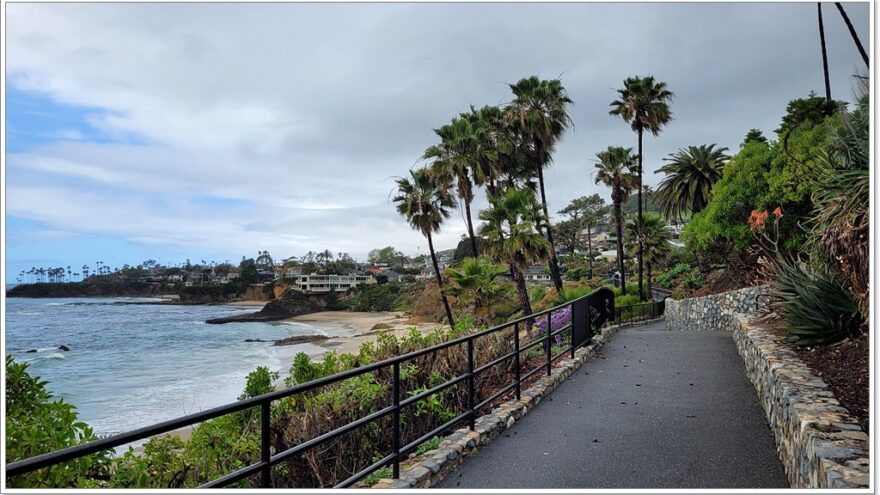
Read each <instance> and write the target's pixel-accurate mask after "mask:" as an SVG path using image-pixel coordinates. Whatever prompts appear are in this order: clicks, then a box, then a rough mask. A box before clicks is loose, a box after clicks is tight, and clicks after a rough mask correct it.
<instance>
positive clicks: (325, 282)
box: [291, 273, 376, 294]
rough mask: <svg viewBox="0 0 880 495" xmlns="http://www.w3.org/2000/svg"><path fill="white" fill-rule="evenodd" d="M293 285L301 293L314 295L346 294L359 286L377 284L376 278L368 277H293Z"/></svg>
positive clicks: (310, 275) (313, 275) (315, 275)
mask: <svg viewBox="0 0 880 495" xmlns="http://www.w3.org/2000/svg"><path fill="white" fill-rule="evenodd" d="M291 283H292V284H293V285H294V286H296V287H298V288H299V289H300V290H301V291H303V292H306V293H309V294H314V293H328V292H345V291H347V290H349V289H353V288H355V287H357V286H359V285H372V284H375V283H376V279H375V277H371V276H368V275H318V274H317V273H312V274H309V275H298V276H296V277H293V279H292V280H291Z"/></svg>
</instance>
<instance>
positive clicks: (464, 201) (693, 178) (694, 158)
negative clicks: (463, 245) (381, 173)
mask: <svg viewBox="0 0 880 495" xmlns="http://www.w3.org/2000/svg"><path fill="white" fill-rule="evenodd" d="M509 86H510V90H511V92H512V95H513V97H512V99H511V101H510V102H509V103H507V104H505V105H502V106H484V107H482V108H475V107H473V106H472V107H471V108H470V110H469V111H468V112H465V113H462V114H459V115H458V116H456V117H454V118H453V119H452V120H451V121H450V122H449V123H448V124H446V125H443V126H441V127H439V128H437V129H435V134H436V135H437V139H438V141H437V143H436V144H434V145H432V146H430V147H428V148H427V149H426V150H425V152H424V153H423V155H422V159H423V160H424V162H425V165H424V166H422V167H421V168H418V169H415V170H411V171H410V174H409V176H408V177H402V178H399V179H398V180H397V181H396V183H397V188H396V193H395V195H394V197H393V201H394V202H395V203H396V208H397V211H398V212H399V213H400V214H401V215H402V216H404V217H405V218H406V219H407V221H408V222H409V224H410V225H411V226H412V228H413V229H415V230H417V231H419V232H420V233H421V234H422V235H424V236H425V238H427V240H428V249H429V251H430V254H431V261H432V263H433V267H434V274H435V277H436V280H437V283H438V285H439V286H440V289H441V299H442V300H443V307H444V310H445V312H446V316H447V319H448V321H449V323H450V325H454V319H453V315H452V310H451V308H450V305H449V301H448V300H447V297H446V295H447V292H448V291H447V290H445V288H444V281H443V274H442V273H441V272H440V269H439V266H438V263H437V257H436V254H435V251H434V242H433V236H434V235H435V234H436V233H437V232H439V231H440V228H441V226H442V225H443V223H444V222H445V221H446V220H447V219H448V218H449V217H450V215H451V211H452V209H453V208H454V207H456V206H459V207H460V208H461V211H462V214H463V216H464V220H465V222H466V225H467V235H468V238H469V244H470V249H471V255H472V256H473V258H474V259H478V258H479V257H480V256H481V255H485V256H488V257H489V258H491V260H492V261H493V262H495V263H500V264H502V265H504V266H506V271H507V272H509V274H510V277H511V279H512V280H513V282H514V285H515V286H516V288H517V292H518V294H519V299H520V308H521V310H522V312H523V314H524V315H529V314H531V305H530V301H529V299H528V291H527V290H526V285H525V280H524V276H523V270H524V269H525V268H526V267H527V266H529V265H531V264H533V263H536V262H546V263H547V265H548V271H549V273H550V276H551V279H552V282H553V285H554V286H555V288H556V290H557V291H561V289H562V276H561V273H560V269H559V262H558V260H557V257H556V246H555V240H554V237H553V233H554V228H552V227H551V224H550V217H549V213H548V210H547V192H546V188H545V184H544V168H545V167H547V166H549V165H550V163H551V161H552V154H553V151H554V149H555V147H556V145H557V143H559V141H560V140H561V139H562V137H563V135H564V134H565V132H566V131H567V130H568V129H569V128H570V127H571V125H572V119H571V116H570V115H569V113H568V107H569V105H570V104H572V100H571V98H569V96H568V94H567V93H566V90H565V88H564V87H563V86H562V83H561V82H560V81H559V80H558V79H551V80H544V79H540V78H538V77H537V76H531V77H527V78H523V79H521V80H520V81H518V82H516V83H515V84H510V85H509ZM672 98H673V93H672V92H671V91H669V89H667V87H666V83H664V82H661V81H657V80H655V79H654V77H652V76H645V77H630V78H627V79H626V80H625V81H624V82H623V87H622V88H621V89H619V90H617V98H616V99H615V100H614V101H612V102H611V110H610V112H609V113H610V114H611V115H613V116H619V117H621V118H622V119H623V120H624V121H625V122H626V123H628V124H629V125H630V127H631V128H632V130H633V131H634V132H635V133H636V135H637V150H638V151H637V152H636V153H633V150H632V148H626V147H621V146H610V147H608V148H607V149H605V150H604V151H601V152H599V153H597V154H596V158H597V163H596V165H595V167H596V176H595V180H596V183H597V184H600V183H601V184H604V185H606V186H608V187H609V188H610V189H611V199H612V203H613V208H612V210H613V218H614V222H615V224H616V230H617V238H618V239H619V242H618V243H617V263H618V271H619V272H620V275H621V281H622V291H623V293H624V294H625V293H626V278H625V267H624V259H625V256H626V255H633V256H635V258H636V259H637V266H638V268H637V269H638V287H639V295H640V296H641V297H642V298H645V297H650V288H649V289H648V291H645V288H644V282H643V279H644V278H645V273H644V265H645V263H647V264H648V277H647V278H648V285H649V286H650V279H651V276H652V274H651V271H652V268H653V267H654V266H656V264H657V263H658V262H659V261H661V260H662V259H663V257H664V256H665V255H666V254H667V253H668V252H669V242H668V241H669V232H668V230H667V229H666V225H665V223H664V222H663V220H661V219H660V218H659V217H656V218H655V217H654V216H647V217H646V215H645V213H644V203H643V198H642V191H643V183H642V171H643V151H644V134H645V132H649V133H651V134H652V135H654V136H657V135H658V134H659V133H660V132H661V130H662V129H663V128H664V127H665V126H666V125H667V124H669V122H670V121H671V120H672V112H671V110H670V102H671V100H672ZM725 151H726V148H716V147H715V145H714V144H713V145H708V146H705V145H704V146H694V147H690V148H688V149H687V150H680V151H679V152H677V153H674V154H672V155H670V156H669V157H668V158H667V159H666V160H667V161H668V163H667V164H666V165H664V167H663V168H661V169H660V171H659V172H662V173H665V174H667V177H666V179H664V180H663V182H661V184H660V187H659V188H658V191H657V197H658V198H660V200H661V203H662V205H663V209H662V212H663V214H664V216H666V217H667V218H676V217H677V218H679V219H681V218H683V217H684V216H685V215H688V214H693V213H696V212H698V211H700V210H701V209H702V208H703V207H705V205H706V204H707V203H708V200H709V197H710V194H711V187H712V185H713V184H714V183H715V182H716V181H717V180H718V179H719V178H720V177H721V172H722V170H723V167H724V164H725V163H726V160H727V159H728V157H727V155H725V154H724V152H725ZM479 188H484V189H485V194H486V198H487V200H488V202H489V205H490V207H489V208H488V209H486V210H483V211H481V212H479V213H478V215H477V217H478V219H479V220H481V221H482V222H483V223H482V225H481V226H479V227H478V228H475V226H474V219H473V217H474V214H473V212H472V211H471V206H472V203H473V201H474V198H475V197H476V194H477V190H478V189H479ZM633 192H636V194H637V195H638V198H637V199H638V209H637V218H636V219H634V220H632V221H631V222H630V224H629V225H626V224H625V222H624V218H623V213H622V211H621V209H622V204H623V203H624V202H625V201H627V199H628V198H629V196H630V195H631V194H632V193H633ZM603 215H604V214H603ZM596 222H598V218H595V219H591V222H590V223H591V226H594V225H595V224H596ZM624 231H626V238H627V239H628V240H630V241H631V242H632V243H633V244H634V246H631V247H630V248H629V249H625V246H624V242H623V239H624V238H625V232H624ZM478 235H479V236H480V237H482V238H483V240H484V244H483V245H484V247H483V251H484V252H483V253H481V252H480V245H481V244H480V243H478V242H477V236H478ZM591 254H592V253H591ZM480 266H483V265H481V264H480V263H476V262H475V263H471V264H469V265H468V267H467V271H468V273H470V274H471V275H474V274H476V273H477V272H478V271H479V272H480V273H479V276H481V277H482V276H483V275H484V274H483V273H482V271H480V270H481V269H480ZM487 270H488V268H487ZM458 275H461V274H458ZM591 275H592V273H591ZM467 283H473V281H470V280H469V281H468V282H467ZM456 285H457V286H459V289H460V284H456ZM456 290H458V289H456ZM474 298H475V297H474V296H473V295H470V296H469V299H474ZM475 304H477V305H479V304H485V303H484V301H482V300H480V301H477V302H475ZM480 309H481V311H482V309H483V308H480Z"/></svg>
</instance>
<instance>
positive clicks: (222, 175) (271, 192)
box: [7, 3, 868, 256]
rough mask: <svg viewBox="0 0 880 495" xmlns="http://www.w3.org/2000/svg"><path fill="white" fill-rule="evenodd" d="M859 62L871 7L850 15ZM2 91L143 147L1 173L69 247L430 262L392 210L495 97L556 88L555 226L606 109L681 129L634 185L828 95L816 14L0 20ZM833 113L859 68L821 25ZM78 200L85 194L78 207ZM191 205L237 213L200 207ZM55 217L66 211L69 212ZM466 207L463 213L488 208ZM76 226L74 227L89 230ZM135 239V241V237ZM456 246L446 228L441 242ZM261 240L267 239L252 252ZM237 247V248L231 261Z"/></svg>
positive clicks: (232, 14) (831, 27)
mask: <svg viewBox="0 0 880 495" xmlns="http://www.w3.org/2000/svg"><path fill="white" fill-rule="evenodd" d="M846 8H847V11H848V12H849V14H850V17H851V18H852V19H853V22H854V23H855V25H856V27H857V29H858V31H859V33H860V35H861V36H862V40H863V42H865V43H866V44H867V42H868V7H867V4H847V5H846ZM7 9H8V14H9V22H8V23H7V26H8V28H9V29H8V31H7V55H8V62H7V64H8V65H7V67H8V68H7V77H8V81H9V82H10V84H12V85H13V86H14V87H16V88H19V89H22V90H26V91H33V92H37V93H40V94H43V95H46V96H48V97H50V98H52V99H54V100H56V101H58V102H62V103H65V104H71V105H83V106H90V107H95V108H98V109H101V111H100V112H98V113H97V114H96V115H95V116H93V117H92V124H93V125H94V126H95V127H97V128H99V129H102V130H103V131H104V132H106V133H108V134H110V135H115V136H134V137H136V138H137V139H140V140H142V141H143V144H96V143H84V142H77V141H70V140H67V141H64V142H58V143H54V144H49V145H44V146H40V147H34V148H31V149H29V150H27V151H26V152H23V153H17V154H11V155H10V157H9V162H8V163H9V168H8V173H9V179H10V180H9V182H8V186H7V187H8V191H7V192H8V194H9V196H8V198H9V199H8V203H7V207H8V211H9V213H10V214H14V215H18V216H22V217H25V218H30V219H34V220H39V221H42V222H45V223H46V224H47V225H49V226H50V227H52V228H54V229H57V230H62V231H64V232H75V233H83V234H110V235H120V236H125V237H126V238H129V239H131V240H134V241H136V242H150V243H162V242H165V243H169V244H172V245H176V246H186V247H190V248H193V249H205V250H208V251H211V252H219V251H226V250H233V249H236V250H237V251H233V252H231V253H230V256H234V255H236V253H238V252H244V251H247V252H250V251H252V250H253V249H254V246H255V245H257V244H260V245H262V246H267V247H270V248H272V249H274V250H277V251H279V252H281V253H289V254H298V253H301V252H303V251H304V250H307V249H319V248H323V247H325V246H326V247H330V248H331V249H334V250H348V251H350V252H352V253H355V254H359V255H363V254H365V253H366V251H367V250H369V249H370V248H372V247H376V246H379V245H385V244H389V243H391V244H395V245H397V246H399V247H401V248H403V249H404V250H406V251H408V252H415V251H416V249H417V247H419V246H421V245H422V244H423V241H422V240H421V239H420V237H419V236H418V234H416V233H414V232H412V231H410V230H409V228H408V227H407V225H406V224H405V222H404V221H403V220H402V219H401V218H399V217H397V216H396V214H395V213H394V210H393V205H391V204H390V203H389V201H388V193H389V191H390V190H391V188H392V187H393V181H392V179H391V178H392V177H393V176H397V175H404V174H405V173H406V170H407V169H408V168H409V167H410V166H412V165H413V164H414V163H415V162H416V161H417V159H418V157H419V155H420V154H421V152H422V151H423V150H424V148H425V147H427V146H428V145H430V144H431V143H432V142H433V139H434V135H433V132H432V128H434V127H437V126H440V125H442V124H443V123H444V122H446V121H447V120H448V119H449V118H450V117H452V116H453V115H455V114H456V113H458V112H461V111H465V110H466V109H467V108H468V106H469V105H470V104H474V105H483V104H486V103H489V104H499V103H503V102H505V101H506V100H508V99H509V97H510V96H509V91H508V88H507V86H506V83H508V82H514V81H516V80H517V79H518V78H520V77H523V76H527V75H530V74H538V75H540V76H542V77H547V78H549V77H556V76H559V75H561V76H562V79H563V81H564V84H565V86H566V88H567V89H568V91H569V92H570V94H571V96H572V98H573V99H574V100H575V105H574V106H573V107H572V115H573V118H574V121H575V129H574V131H573V132H572V133H570V134H569V135H567V136H566V137H565V139H564V141H563V142H562V143H561V144H560V145H559V147H558V150H557V153H556V155H555V161H554V166H553V167H552V168H551V169H550V170H548V172H547V174H546V179H547V186H548V190H549V194H550V197H551V198H550V203H551V204H550V207H551V209H552V210H554V211H555V210H558V209H559V208H561V207H563V206H564V205H565V204H566V203H567V202H568V201H569V200H570V199H571V198H573V197H576V196H580V195H583V194H590V193H593V192H599V193H601V194H602V195H604V196H606V197H607V196H608V194H607V191H604V190H603V189H602V188H599V187H597V186H595V185H593V182H592V178H591V169H592V164H591V158H592V157H593V156H594V154H595V153H596V152H597V151H600V150H601V149H603V148H605V147H606V146H608V145H626V146H634V145H635V137H634V135H633V134H632V132H630V131H629V128H628V126H627V125H626V124H625V123H623V122H622V121H620V120H619V119H615V118H613V117H611V116H609V115H608V103H609V102H610V101H611V100H612V99H613V98H614V88H616V87H618V86H619V85H620V84H621V81H622V80H623V79H624V78H625V77H627V76H631V75H637V74H647V73H651V74H654V75H655V76H656V77H657V78H659V79H661V80H664V81H667V82H668V84H669V87H670V88H671V89H672V90H673V91H674V92H675V93H676V96H677V98H676V100H675V102H674V105H673V111H674V114H675V120H674V122H673V123H672V124H670V126H669V127H668V128H667V129H666V130H665V131H664V132H663V133H662V134H661V135H660V136H659V137H657V138H654V137H650V138H647V139H646V142H645V149H646V154H645V157H646V169H647V170H646V172H647V173H646V182H647V183H648V184H656V183H657V182H658V181H659V177H657V176H655V175H654V174H652V173H651V172H652V171H653V170H655V169H656V168H658V167H659V166H660V164H661V162H662V158H663V157H664V156H666V155H667V154H669V153H670V152H673V151H675V150H676V149H677V148H679V147H683V146H687V145H691V144H702V143H710V142H716V143H718V144H720V145H722V146H728V147H730V148H731V149H732V150H733V151H735V150H736V147H737V146H738V144H739V142H740V141H741V140H742V137H743V135H744V134H745V133H746V131H748V129H750V128H752V127H757V128H760V129H762V130H763V131H764V132H765V134H768V135H772V132H771V131H772V129H774V128H775V127H776V126H777V123H778V121H779V119H780V117H781V115H782V113H783V112H784V109H785V105H786V103H787V101H788V100H790V99H792V98H796V97H800V96H804V95H805V94H806V93H808V92H809V91H810V90H817V91H821V89H822V86H823V83H822V72H821V58H820V54H819V53H820V52H819V42H818V33H817V26H816V14H815V4H794V3H788V4H734V3H723V4H658V3H653V4H631V3H630V4H546V5H537V4H417V5H414V4H327V5H320V4H256V5H243V4H149V5H146V4H142V5H136V4H115V5H114V4H29V5H25V4H10V5H9V6H7ZM825 14H826V15H825V17H826V36H827V38H828V49H829V58H830V62H831V74H832V90H833V92H834V96H835V97H836V98H846V99H849V98H851V87H852V79H851V75H852V74H853V73H854V72H855V71H856V70H859V69H860V68H861V61H860V59H859V56H858V53H857V52H856V49H855V47H854V46H853V45H852V42H851V40H850V38H849V34H848V32H847V31H846V28H845V26H844V25H843V22H842V21H841V19H840V18H839V16H838V15H837V12H836V11H835V9H833V8H831V7H828V8H826V12H825ZM83 191H87V192H88V193H83ZM194 197H219V198H231V199H238V200H246V201H247V203H245V204H232V205H229V206H224V207H222V208H220V207H206V206H204V205H202V206H199V205H196V204H194V203H193V202H192V198H194ZM59 198H69V199H70V200H72V201H73V200H74V199H73V198H76V199H75V201H78V202H79V203H80V206H82V208H66V207H64V205H63V204H58V201H60V199H59ZM484 204H485V202H484V201H483V200H482V199H481V200H479V201H478V205H484ZM84 210H85V211H84ZM132 217H133V218H136V219H137V222H139V223H138V224H137V225H138V228H137V229H132V228H131V227H130V226H131V224H132V221H131V220H130V218H132ZM463 232H464V227H463V224H462V223H461V220H460V217H459V216H457V215H456V216H454V217H453V220H452V221H451V222H450V224H449V226H448V227H446V228H445V229H444V233H443V234H442V235H441V236H440V238H439V240H438V243H439V244H440V245H441V247H447V246H451V245H453V244H454V243H455V242H456V240H457V238H458V236H459V235H461V233H463ZM254 236H258V237H260V239H259V240H258V241H257V240H255V239H254ZM230 238H234V240H232V241H231V240H230Z"/></svg>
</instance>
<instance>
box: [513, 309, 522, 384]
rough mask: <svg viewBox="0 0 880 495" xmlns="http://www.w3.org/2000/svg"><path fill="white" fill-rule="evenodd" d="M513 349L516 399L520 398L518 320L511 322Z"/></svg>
mask: <svg viewBox="0 0 880 495" xmlns="http://www.w3.org/2000/svg"><path fill="white" fill-rule="evenodd" d="M513 350H514V351H515V352H516V354H515V355H514V357H513V361H514V364H513V365H514V366H515V370H514V371H515V373H516V400H520V399H521V398H522V397H521V396H520V392H521V387H520V375H521V373H520V370H519V322H516V323H514V324H513Z"/></svg>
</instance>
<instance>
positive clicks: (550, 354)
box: [545, 311, 553, 376]
mask: <svg viewBox="0 0 880 495" xmlns="http://www.w3.org/2000/svg"><path fill="white" fill-rule="evenodd" d="M552 317H553V311H549V312H548V313H547V344H546V345H545V347H546V348H547V376H550V374H551V372H552V371H553V346H552V345H551V344H550V334H551V333H553V324H552V323H553V318H552Z"/></svg>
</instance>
